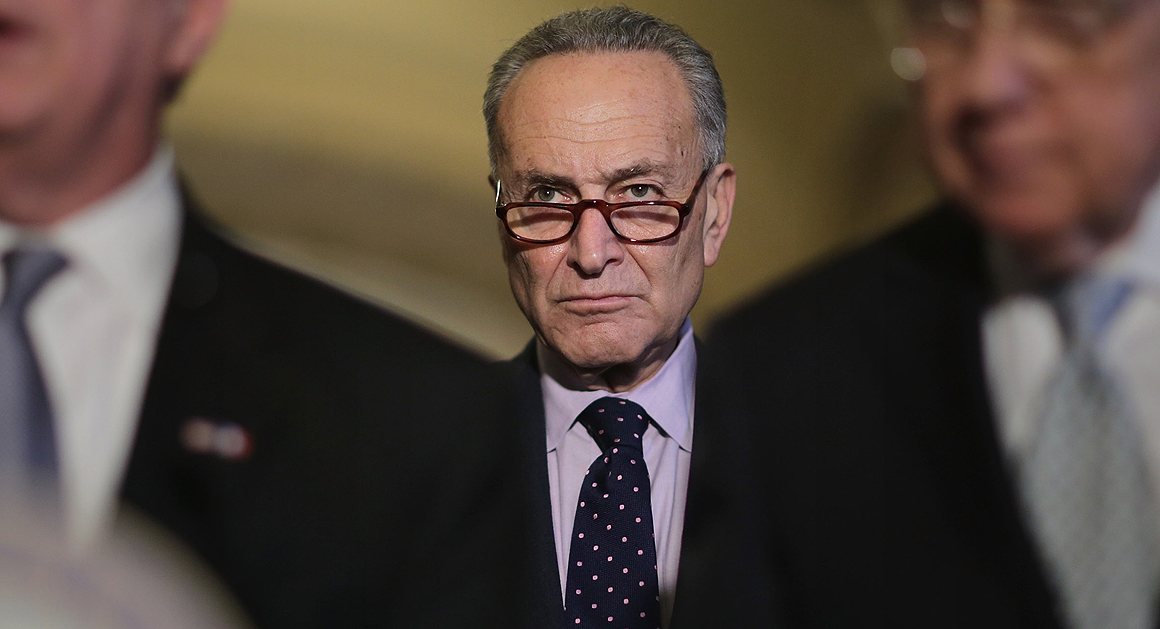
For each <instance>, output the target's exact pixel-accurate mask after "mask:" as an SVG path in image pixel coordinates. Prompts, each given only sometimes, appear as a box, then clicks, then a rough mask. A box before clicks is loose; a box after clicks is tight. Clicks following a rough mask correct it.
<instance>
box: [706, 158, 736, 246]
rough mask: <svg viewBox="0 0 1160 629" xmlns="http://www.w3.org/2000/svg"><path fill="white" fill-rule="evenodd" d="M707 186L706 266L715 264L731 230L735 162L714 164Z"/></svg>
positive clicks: (734, 194)
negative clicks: (726, 235)
mask: <svg viewBox="0 0 1160 629" xmlns="http://www.w3.org/2000/svg"><path fill="white" fill-rule="evenodd" d="M705 188H706V189H707V194H706V199H705V201H706V203H705V221H704V224H703V227H702V228H703V230H704V233H703V234H702V236H701V240H702V241H703V243H704V246H705V266H713V265H714V264H715V263H716V262H717V256H718V255H719V254H720V253H721V244H722V243H724V242H725V234H726V233H728V232H729V221H730V220H731V219H732V218H733V199H734V197H736V196H737V171H736V170H735V169H734V168H733V164H729V163H722V164H717V165H716V166H714V167H713V171H712V172H711V173H709V176H708V178H707V180H706V181H705Z"/></svg>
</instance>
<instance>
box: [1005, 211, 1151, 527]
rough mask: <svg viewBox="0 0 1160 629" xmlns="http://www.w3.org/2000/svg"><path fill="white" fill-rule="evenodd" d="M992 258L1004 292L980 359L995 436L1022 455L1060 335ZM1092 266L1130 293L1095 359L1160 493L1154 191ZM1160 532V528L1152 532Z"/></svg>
mask: <svg viewBox="0 0 1160 629" xmlns="http://www.w3.org/2000/svg"><path fill="white" fill-rule="evenodd" d="M992 253H993V254H994V255H992V262H993V263H994V264H993V267H994V268H995V270H996V271H997V276H998V278H999V280H1000V284H1001V285H1003V284H1004V283H1005V282H1004V280H1009V281H1007V282H1006V283H1007V284H1013V286H1007V287H1006V290H1004V291H1002V292H1003V293H1004V295H1005V296H1003V297H1002V298H1001V299H1000V300H999V301H998V302H997V303H996V304H994V305H993V306H991V307H990V308H988V309H987V311H986V312H985V313H984V316H983V321H982V326H983V327H982V333H983V356H984V361H985V369H986V374H987V381H988V385H989V388H990V392H991V400H992V405H993V409H994V411H995V415H996V417H997V423H998V427H999V434H1000V437H1001V440H1002V442H1003V444H1004V446H1005V448H1006V450H1007V454H1008V456H1009V458H1012V460H1014V461H1019V460H1022V457H1023V455H1024V453H1025V452H1026V450H1027V448H1028V447H1029V446H1030V444H1031V441H1032V439H1033V438H1034V435H1035V430H1036V422H1037V421H1039V413H1040V412H1041V410H1040V409H1041V405H1042V404H1043V400H1044V395H1045V390H1046V387H1047V385H1048V381H1049V380H1050V378H1051V377H1052V375H1053V374H1054V372H1055V371H1056V369H1057V368H1058V367H1059V365H1060V364H1061V362H1062V360H1063V348H1064V341H1063V333H1062V330H1061V328H1060V324H1059V322H1058V320H1057V317H1056V315H1055V312H1054V311H1053V309H1052V307H1051V304H1050V303H1049V302H1048V300H1047V299H1045V298H1044V297H1043V296H1042V295H1039V294H1036V293H1034V292H1031V291H1021V290H1019V286H1018V284H1019V283H1020V282H1019V280H1018V276H1019V275H1020V273H1019V269H1018V268H1015V267H1014V266H1013V265H1012V263H1011V260H1010V256H1008V255H1005V253H1004V252H1003V250H1002V248H1001V247H1000V246H998V245H996V246H995V247H993V250H992ZM1093 270H1094V271H1095V272H1096V273H1099V274H1101V275H1105V276H1107V277H1109V278H1117V279H1123V280H1127V281H1130V282H1132V283H1133V285H1134V287H1135V290H1134V291H1133V293H1132V294H1131V296H1130V297H1129V299H1128V301H1127V302H1126V303H1124V304H1123V305H1122V306H1121V307H1120V310H1119V312H1118V313H1117V315H1116V316H1115V318H1114V319H1113V320H1112V321H1111V323H1110V327H1109V328H1108V330H1107V332H1106V336H1105V342H1104V343H1103V344H1101V346H1100V347H1099V348H1098V350H1097V360H1099V361H1100V362H1101V364H1102V365H1103V366H1104V367H1105V369H1107V371H1108V373H1109V374H1111V375H1113V377H1116V378H1118V379H1119V381H1120V383H1121V384H1122V386H1123V387H1124V388H1125V393H1126V395H1127V396H1128V398H1129V400H1128V401H1129V403H1130V404H1131V406H1132V407H1133V408H1134V409H1135V411H1136V412H1135V416H1136V418H1137V419H1138V420H1139V421H1140V426H1139V427H1140V434H1141V437H1142V438H1143V440H1144V454H1145V457H1146V459H1147V460H1148V462H1149V465H1150V471H1151V476H1152V480H1153V486H1154V488H1155V489H1156V491H1157V494H1156V495H1160V193H1154V194H1153V195H1152V197H1151V198H1150V200H1149V202H1148V203H1147V204H1146V205H1145V206H1144V208H1143V210H1142V213H1141V215H1140V217H1139V219H1138V221H1137V224H1136V227H1135V229H1134V230H1133V232H1132V233H1131V234H1129V236H1128V237H1126V238H1125V239H1124V240H1123V241H1121V242H1119V243H1117V244H1116V245H1115V246H1113V247H1112V248H1111V249H1109V250H1108V251H1106V252H1105V253H1104V254H1102V255H1101V256H1100V257H1099V258H1098V260H1097V261H1096V263H1095V265H1094V266H1093ZM1158 533H1160V531H1158Z"/></svg>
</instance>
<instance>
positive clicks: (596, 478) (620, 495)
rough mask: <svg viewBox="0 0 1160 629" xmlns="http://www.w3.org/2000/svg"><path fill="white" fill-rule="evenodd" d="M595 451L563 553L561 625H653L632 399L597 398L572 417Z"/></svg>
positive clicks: (654, 604)
mask: <svg viewBox="0 0 1160 629" xmlns="http://www.w3.org/2000/svg"><path fill="white" fill-rule="evenodd" d="M577 421H579V422H580V423H581V424H582V425H583V426H584V427H585V428H587V429H588V433H589V434H590V435H592V438H593V439H595V440H596V443H597V445H599V446H600V449H601V450H602V453H601V455H600V456H599V457H597V458H596V460H595V461H593V462H592V465H591V466H590V467H589V468H588V474H587V475H586V476H585V477H584V485H583V486H582V487H581V488H580V500H579V502H578V503H577V508H576V522H575V524H574V525H573V527H572V542H571V550H570V552H569V555H568V587H567V590H566V596H565V597H564V609H565V612H564V613H565V617H566V619H567V622H566V624H567V626H569V627H581V628H583V629H587V628H593V629H595V628H597V627H600V628H612V627H615V628H616V629H659V627H660V626H661V612H660V588H659V587H658V585H657V552H656V540H655V538H654V536H653V521H652V500H651V498H650V495H651V494H650V486H649V478H648V468H647V467H646V466H645V462H644V449H643V445H642V441H641V436H642V435H643V434H644V431H645V430H647V429H648V425H649V416H648V414H647V413H645V411H644V409H643V408H641V407H640V405H639V404H635V403H633V402H630V401H627V400H621V399H618V398H614V397H605V398H601V399H599V400H597V401H595V402H593V403H592V404H590V405H589V406H588V408H586V409H584V411H583V412H581V413H580V416H579V418H577Z"/></svg>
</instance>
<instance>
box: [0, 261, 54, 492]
mask: <svg viewBox="0 0 1160 629" xmlns="http://www.w3.org/2000/svg"><path fill="white" fill-rule="evenodd" d="M64 267H65V259H64V258H63V257H62V256H61V255H60V254H58V253H56V252H54V251H48V250H16V251H10V252H8V253H7V254H5V255H4V298H3V300H0V470H3V472H4V476H5V479H4V481H5V482H6V483H15V484H17V485H23V484H27V483H28V482H29V481H36V482H37V483H38V484H40V483H43V484H54V483H55V477H56V446H55V439H54V438H53V429H52V413H51V409H50V407H49V402H48V395H47V393H46V391H45V388H44V379H43V377H42V375H41V372H40V366H39V363H38V362H37V360H36V354H35V352H33V348H32V343H31V341H30V339H29V336H28V329H27V327H26V326H25V315H26V313H27V310H28V304H29V303H30V302H31V301H32V299H33V297H35V296H36V294H37V292H39V291H40V289H41V287H42V286H43V285H44V284H45V282H47V281H48V279H49V278H51V277H52V276H53V275H56V274H57V273H58V272H60V270H61V269H63V268H64Z"/></svg>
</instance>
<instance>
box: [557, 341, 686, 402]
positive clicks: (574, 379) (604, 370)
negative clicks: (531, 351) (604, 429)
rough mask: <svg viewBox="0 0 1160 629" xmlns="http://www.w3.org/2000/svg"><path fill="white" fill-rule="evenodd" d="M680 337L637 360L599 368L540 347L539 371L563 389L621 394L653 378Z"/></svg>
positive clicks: (651, 350)
mask: <svg viewBox="0 0 1160 629" xmlns="http://www.w3.org/2000/svg"><path fill="white" fill-rule="evenodd" d="M679 341H680V337H677V338H674V339H671V340H669V341H668V342H666V343H664V344H661V345H657V346H655V347H652V348H649V349H648V350H646V351H645V353H644V354H642V355H641V356H639V357H638V358H637V359H636V360H634V361H632V362H629V363H618V364H615V365H607V366H599V367H581V366H578V365H574V364H572V363H570V362H568V360H567V359H566V358H564V357H563V356H562V355H561V354H560V353H559V352H557V351H556V350H554V349H552V348H550V347H548V346H546V345H544V344H543V343H542V342H541V343H540V344H539V345H540V347H539V349H540V351H539V352H538V355H539V362H540V370H541V371H543V372H544V373H546V374H548V375H549V376H551V377H552V378H553V379H554V380H555V381H556V382H559V383H560V384H561V385H563V386H564V387H566V388H569V389H573V390H576V391H608V392H609V393H624V392H626V391H632V390H633V389H635V388H637V387H639V386H640V385H642V384H644V383H645V382H648V380H649V379H650V378H652V377H653V376H655V375H656V374H657V372H658V371H660V370H661V367H663V366H664V364H665V361H667V360H668V359H669V357H670V356H672V354H673V351H674V350H676V348H677V343H678V342H679Z"/></svg>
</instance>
